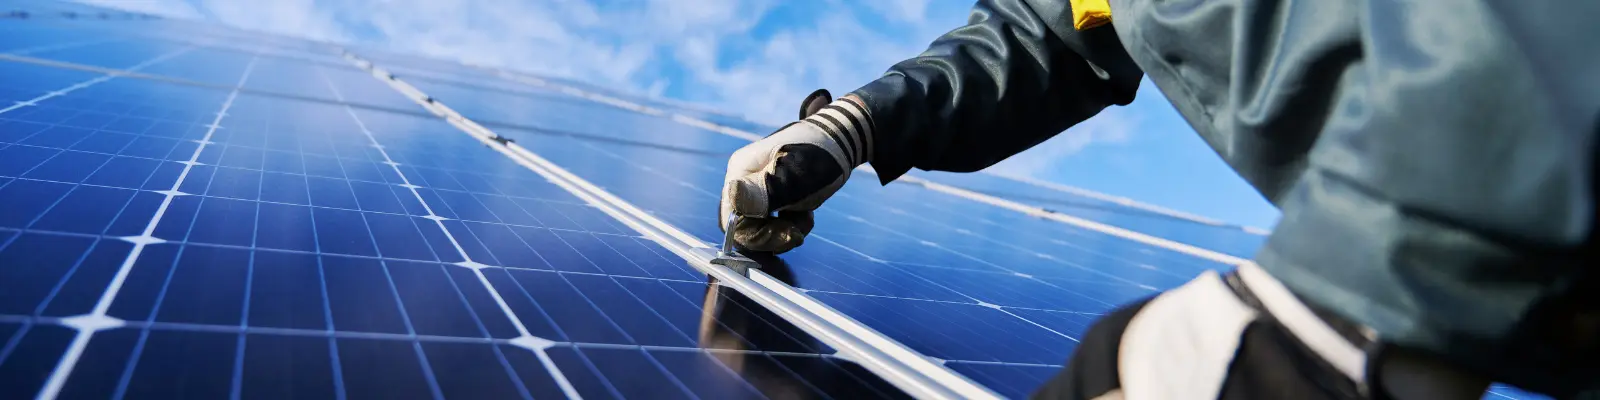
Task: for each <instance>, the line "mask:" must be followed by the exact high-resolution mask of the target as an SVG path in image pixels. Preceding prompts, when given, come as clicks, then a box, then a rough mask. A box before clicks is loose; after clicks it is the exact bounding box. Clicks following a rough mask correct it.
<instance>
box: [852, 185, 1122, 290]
mask: <svg viewBox="0 0 1600 400" xmlns="http://www.w3.org/2000/svg"><path fill="white" fill-rule="evenodd" d="M841 200H844V202H860V201H862V200H858V199H854V198H850V197H844V198H841ZM906 204H907V205H908V206H918V205H917V204H914V203H906ZM945 212H947V213H948V212H953V210H945ZM900 215H903V216H905V217H907V218H912V219H915V220H917V221H918V223H922V224H929V225H934V226H940V227H945V228H948V229H959V228H956V227H955V226H953V225H950V224H949V223H947V222H944V221H940V220H938V219H935V218H929V217H927V216H926V213H920V212H912V213H900ZM947 215H948V214H947ZM851 221H855V222H857V223H861V224H865V225H869V226H874V227H879V228H882V227H881V226H879V225H877V224H874V223H872V222H871V221H868V220H865V219H861V218H859V217H857V218H851ZM885 230H888V231H890V232H894V233H895V234H898V235H901V236H906V235H905V234H904V233H902V232H899V231H895V230H889V229H885ZM968 236H969V237H971V238H972V239H973V240H975V241H978V242H982V243H984V245H985V246H1000V247H1004V248H1006V249H1009V250H1011V251H1016V252H1019V253H1020V254H1036V255H1038V257H1037V258H1039V261H1040V262H1044V263H1051V264H1056V265H1061V266H1063V267H1068V268H1081V269H1083V270H1084V271H1087V272H1090V273H1093V274H1095V275H1097V276H1100V277H1104V278H1107V279H1114V280H1118V281H1121V282H1126V283H1128V284H1133V285H1143V283H1141V282H1136V281H1133V280H1129V279H1127V278H1126V277H1123V276H1120V275H1118V274H1113V273H1109V272H1105V271H1101V270H1097V269H1092V268H1084V267H1082V266H1079V265H1077V264H1073V263H1071V262H1069V261H1067V260H1063V259H1061V258H1059V257H1054V256H1050V255H1048V254H1044V253H1039V252H1037V250H1034V249H1029V248H1026V247H1022V246H1020V245H1017V244H1015V243H1012V242H1009V241H1006V240H999V239H995V238H992V237H989V236H984V235H968ZM907 237H909V236H907ZM947 249H948V248H947ZM950 251H951V252H953V253H956V254H959V255H961V256H962V257H963V258H968V259H974V260H982V261H980V262H982V263H985V264H989V265H994V266H995V267H997V268H1000V269H1002V270H1004V271H1005V272H1009V273H1012V274H1014V275H1017V276H1020V277H1025V278H1028V279H1036V280H1038V279H1039V278H1037V277H1034V276H1032V275H1029V274H1026V273H1024V272H1021V271H1017V270H1013V269H1010V268H1007V267H1004V266H1000V265H995V264H993V263H992V262H989V261H987V260H985V259H983V258H981V257H973V256H971V255H968V254H965V253H964V252H961V251H959V250H955V249H950ZM862 255H863V256H867V257H871V256H870V255H866V254H862ZM1108 257H1113V258H1115V257H1116V256H1115V255H1108Z"/></svg>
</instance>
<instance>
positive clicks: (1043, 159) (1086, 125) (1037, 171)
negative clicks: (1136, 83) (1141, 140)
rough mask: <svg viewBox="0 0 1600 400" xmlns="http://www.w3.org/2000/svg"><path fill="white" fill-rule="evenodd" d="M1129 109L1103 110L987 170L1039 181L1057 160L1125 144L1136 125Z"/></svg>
mask: <svg viewBox="0 0 1600 400" xmlns="http://www.w3.org/2000/svg"><path fill="white" fill-rule="evenodd" d="M1131 110H1132V109H1130V108H1126V107H1115V106H1113V107H1110V108H1107V109H1106V110H1105V111H1102V112H1100V114H1099V115H1096V116H1095V117H1094V118H1090V119H1089V120H1087V121H1084V122H1082V123H1079V124H1078V125H1075V126H1073V127H1072V128H1069V129H1067V131H1066V132H1062V133H1061V134H1059V135H1056V137H1054V138H1051V139H1050V140H1047V141H1045V142H1044V143H1040V144H1039V145H1037V146H1034V147H1033V148H1031V149H1028V151H1025V152H1023V153H1022V154H1018V155H1017V156H1015V157H1011V158H1009V159H1006V160H1005V161H1001V162H1000V163H998V164H995V165H994V166H993V167H990V171H992V172H995V173H999V174H1002V175H1014V176H1024V177H1031V178H1043V177H1045V176H1048V175H1049V174H1050V172H1051V170H1053V169H1054V168H1056V167H1057V163H1058V162H1059V161H1060V160H1062V159H1065V158H1067V157H1071V156H1072V155H1074V154H1078V152H1080V151H1083V150H1084V149H1085V148H1088V147H1090V146H1093V145H1116V144H1121V143H1127V142H1128V139H1129V138H1130V137H1132V136H1133V134H1134V132H1135V131H1137V130H1138V129H1139V125H1140V118H1139V116H1138V115H1136V114H1135V113H1133V112H1131Z"/></svg>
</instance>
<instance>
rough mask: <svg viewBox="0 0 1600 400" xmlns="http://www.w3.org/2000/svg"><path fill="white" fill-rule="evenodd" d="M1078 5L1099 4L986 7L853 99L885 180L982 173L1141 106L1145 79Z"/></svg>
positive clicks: (998, 3)
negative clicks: (1115, 108) (1137, 96)
mask: <svg viewBox="0 0 1600 400" xmlns="http://www.w3.org/2000/svg"><path fill="white" fill-rule="evenodd" d="M1069 3H1092V2H1069V1H1068V0H982V1H979V2H978V3H977V5H975V6H974V7H973V9H972V14H971V17H970V18H969V20H968V23H967V25H966V26H963V27H960V28H957V29H955V30H953V31H951V32H949V33H946V34H945V35H943V36H940V37H939V38H938V39H936V40H934V42H933V44H932V45H931V46H929V48H928V50H927V51H925V52H923V53H922V54H921V55H918V56H917V57H914V58H911V59H908V60H905V61H902V62H900V63H898V64H895V65H894V67H892V68H890V69H889V71H888V73H886V74H885V75H884V76H883V77H881V78H878V79H877V80H875V81H872V82H871V83H868V84H867V85H865V86H863V87H862V88H860V89H858V90H856V91H855V92H853V93H851V95H853V96H857V97H859V98H860V99H861V100H863V102H864V103H865V105H866V108H867V112H868V114H870V116H871V121H872V123H873V125H874V126H873V129H872V130H871V131H872V137H871V138H870V139H871V143H872V145H873V148H872V154H871V158H870V161H871V163H872V167H873V169H874V170H876V171H877V173H878V176H879V179H881V180H882V181H883V182H885V183H887V182H889V181H891V180H893V179H894V178H897V177H899V176H900V175H902V174H904V173H905V172H906V171H908V170H910V169H911V168H912V167H916V168H920V169H930V170H944V171H958V172H967V171H975V170H979V169H983V168H984V167H988V166H990V165H993V164H994V163H996V162H999V161H1000V160H1002V159H1005V158H1006V157H1009V156H1011V155H1013V154H1016V153H1019V152H1021V151H1023V150H1026V149H1028V148H1029V147H1032V146H1034V145H1036V144H1038V143H1040V142H1042V141H1044V140H1045V139H1048V138H1050V137H1052V136H1054V135H1056V134H1058V133H1061V131H1063V130H1066V129H1067V128H1068V127H1070V126H1072V125H1073V124H1076V123H1078V122H1081V121H1083V120H1085V119H1088V118H1089V117H1091V116H1094V115H1095V114H1096V113H1098V112H1100V110H1102V109H1104V108H1105V107H1106V106H1109V105H1112V104H1118V105H1122V104H1127V103H1129V102H1131V101H1133V97H1134V92H1135V91H1137V90H1138V87H1139V80H1140V78H1141V77H1142V73H1141V72H1140V70H1139V68H1138V66H1136V65H1135V64H1134V63H1133V61H1132V60H1131V59H1130V58H1129V57H1128V55H1127V53H1126V52H1125V51H1124V50H1123V48H1122V43H1121V42H1119V41H1118V39H1117V34H1116V32H1115V31H1114V30H1113V29H1112V28H1111V26H1109V25H1104V26H1098V27H1092V25H1094V24H1093V23H1092V21H1088V20H1086V19H1085V17H1084V16H1083V15H1082V14H1083V12H1084V11H1087V10H1080V16H1079V18H1074V15H1073V12H1072V9H1071V4H1069ZM1101 3H1103V2H1101ZM1075 21H1076V22H1078V23H1079V25H1090V26H1085V27H1082V28H1078V27H1074V23H1075Z"/></svg>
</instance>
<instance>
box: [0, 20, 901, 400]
mask: <svg viewBox="0 0 1600 400" xmlns="http://www.w3.org/2000/svg"><path fill="white" fill-rule="evenodd" d="M147 47H148V46H147ZM141 49H142V48H141V47H138V46H134V47H130V48H129V50H127V51H125V52H124V53H128V54H134V55H137V54H141V53H139V51H140V50H141ZM67 50H70V49H63V50H61V51H62V52H66V51H67ZM118 54H121V53H107V54H104V55H101V56H98V57H99V58H97V56H93V55H79V54H77V53H69V54H67V55H64V56H61V57H62V59H64V60H69V61H74V62H95V63H101V64H110V63H113V62H116V61H119V60H116V57H118ZM68 56H71V57H78V58H70V57H68ZM125 57H128V58H131V57H134V56H133V55H127V56H125ZM180 57H181V58H182V59H183V60H185V62H189V63H192V64H193V65H191V66H182V65H179V64H166V63H157V64H152V65H151V66H150V67H151V68H154V69H152V70H150V71H147V72H149V73H153V74H158V75H170V76H174V77H179V78H183V79H190V80H197V81H202V82H206V83H212V84H219V85H223V86H232V83H233V82H240V81H242V82H245V83H246V86H247V87H250V86H251V83H250V82H257V83H256V85H258V87H260V88H262V89H264V90H266V89H271V90H269V91H274V90H275V91H280V92H281V91H291V90H292V91H298V93H297V94H299V95H303V96H309V97H317V96H323V95H328V96H331V97H338V96H341V95H343V94H344V93H345V92H346V91H351V92H354V91H368V92H371V93H373V94H384V95H392V94H394V93H392V90H391V89H389V88H387V87H385V86H383V85H382V83H381V82H379V81H377V80H376V79H373V78H370V77H365V76H362V75H350V74H345V75H343V76H341V77H340V78H341V80H345V81H350V80H351V79H354V78H362V79H370V80H371V81H372V82H373V85H364V84H349V83H348V82H346V84H337V83H333V82H330V81H331V79H329V80H302V81H300V82H298V83H296V84H295V85H287V84H283V85H280V84H278V82H274V80H281V81H288V80H294V79H299V78H303V77H305V76H306V75H307V74H311V73H312V72H307V71H308V70H314V69H317V68H324V69H325V70H324V71H320V73H328V72H329V71H336V70H337V69H327V68H328V67H326V66H317V65H303V64H295V63H294V62H291V61H285V59H286V58H283V57H278V58H272V59H270V60H268V61H266V62H263V60H264V59H267V58H266V57H253V56H252V55H251V54H250V53H249V52H239V51H234V50H226V51H224V50H214V49H196V50H191V51H190V52H188V53H184V54H180V55H178V56H175V57H174V59H178V58H180ZM69 58H70V59H69ZM252 58H254V61H253V63H254V64H252V61H251V60H252ZM0 64H4V63H0ZM157 67H160V68H157ZM345 72H348V71H345ZM341 73H342V72H341ZM258 74H259V75H258ZM89 77H92V75H90V76H89ZM241 78H244V79H241ZM256 79H260V80H256ZM78 82H82V81H81V80H73V79H62V82H59V83H57V84H55V85H56V86H53V87H51V86H46V87H44V88H42V89H43V90H46V91H48V90H55V89H60V88H62V87H68V86H71V85H74V84H76V83H78ZM319 85H320V86H319ZM380 89H381V90H384V91H380ZM319 91H321V92H320V93H319ZM348 100H349V101H353V102H360V101H363V100H361V99H348ZM219 112H225V113H222V114H221V115H220V116H219V115H218V114H219ZM213 121H216V124H213V123H212V122H213ZM0 122H3V123H4V125H3V127H4V130H3V131H4V132H6V134H5V136H3V137H0V139H4V141H3V142H0V151H4V152H6V153H5V154H6V157H4V158H3V159H4V160H5V163H4V168H3V169H0V200H3V201H4V204H5V205H6V207H4V208H3V209H4V210H5V211H4V212H3V213H0V260H3V261H0V282H4V283H3V284H0V289H3V290H0V321H19V322H21V324H9V323H8V324H6V325H4V326H5V327H6V329H5V330H0V333H3V334H4V335H5V337H4V338H3V341H4V342H5V343H11V344H16V343H25V344H29V348H28V349H29V350H28V351H26V352H23V351H13V350H7V351H8V352H9V353H7V354H5V355H0V369H3V370H5V371H7V374H6V375H5V377H6V378H7V380H6V385H5V386H4V387H5V389H6V392H5V393H8V394H9V393H13V392H15V393H23V394H20V395H17V396H9V395H8V396H4V397H28V396H32V394H31V393H32V392H35V391H37V390H39V389H40V387H41V385H42V383H43V382H44V380H45V379H47V378H48V377H49V375H50V373H51V371H52V370H54V369H55V367H56V364H57V363H70V364H71V365H72V366H73V368H74V369H73V373H72V375H70V376H67V377H66V379H67V381H68V382H69V383H68V384H67V386H66V387H64V388H63V392H62V394H63V395H72V396H87V397H116V396H144V397H183V396H198V397H229V396H239V397H255V398H285V397H294V398H327V397H339V396H344V397H372V396H378V397H384V396H388V397H409V396H416V395H419V394H421V395H423V396H428V395H430V394H433V395H439V396H447V397H512V398H517V397H539V398H544V397H550V396H552V395H555V396H559V395H560V394H561V393H563V388H562V385H563V383H564V382H565V383H572V384H573V386H575V387H579V388H580V389H582V390H588V389H587V388H589V387H592V386H593V385H595V384H598V385H599V387H603V388H605V389H604V390H605V391H606V392H611V391H613V390H614V389H611V386H612V385H614V382H612V381H610V380H609V379H608V378H607V377H608V376H609V375H608V373H609V371H611V370H610V368H615V365H614V364H613V363H607V362H605V361H604V360H599V361H598V362H592V361H591V360H586V359H582V358H581V357H579V359H578V360H577V361H578V363H577V364H570V363H568V361H572V360H566V359H559V357H550V359H551V360H553V361H552V362H554V364H553V365H555V366H556V368H555V369H550V368H549V367H550V366H551V365H552V364H549V363H548V362H547V361H544V360H542V358H544V357H545V354H544V353H543V352H541V351H534V350H533V349H529V348H526V347H518V346H515V345H513V344H512V342H510V339H513V338H516V337H518V336H521V335H523V330H524V329H525V330H526V332H527V333H528V334H531V335H534V336H537V337H541V338H545V339H548V340H552V341H554V342H555V346H557V347H556V348H558V349H559V348H567V349H573V350H574V352H573V353H572V354H574V355H577V354H582V353H587V352H591V351H598V352H601V353H605V352H607V351H613V349H616V348H618V347H617V346H636V345H649V346H652V348H654V349H661V351H667V352H669V354H666V355H664V356H660V357H655V356H652V355H651V354H648V353H645V352H639V353H638V354H639V355H640V357H642V358H641V359H644V360H651V361H650V364H649V365H652V366H653V367H652V368H658V371H660V375H659V377H660V378H661V379H662V381H661V382H663V383H664V384H666V385H670V386H671V387H677V388H682V390H683V393H684V394H685V395H686V396H687V395H690V394H696V395H701V396H731V397H759V396H760V395H761V393H762V390H766V389H760V390H758V389H757V387H756V386H755V385H753V384H751V383H747V382H746V379H747V378H746V377H745V376H744V375H741V374H740V373H737V372H736V371H734V370H733V369H731V368H730V367H727V366H725V365H724V364H725V363H726V362H728V361H727V360H725V359H721V358H716V357H711V356H710V354H711V353H708V352H706V350H705V349H706V348H715V349H727V351H731V352H735V353H738V354H749V355H752V356H754V357H758V358H762V359H765V357H766V354H767V353H765V352H766V351H779V352H784V354H810V355H809V357H815V358H817V359H822V357H824V356H822V354H827V353H831V352H832V350H831V349H828V348H827V347H826V346H824V345H822V344H820V343H818V342H816V340H815V339H812V338H810V337H809V336H808V335H806V334H804V333H803V332H800V331H799V330H798V329H796V328H795V327H793V326H792V325H789V324H788V322H786V321H783V320H782V319H780V318H777V317H776V316H774V315H772V314H771V313H770V312H767V311H766V310H764V309H761V308H760V307H757V306H755V305H753V304H751V303H749V302H748V301H746V300H743V299H742V298H732V297H729V295H727V294H722V293H719V292H711V293H710V297H707V286H706V284H705V281H704V279H705V278H704V276H703V275H701V274H699V273H697V272H695V271H693V270H692V269H691V268H689V267H688V266H687V265H686V264H685V263H683V262H682V260H681V259H678V258H677V257H676V256H674V255H672V254H671V253H670V252H668V251H667V250H666V249H665V248H663V247H661V246H660V245H658V244H656V243H654V242H652V241H650V240H648V239H644V238H640V237H638V236H636V234H635V233H634V232H632V231H631V230H629V229H627V228H626V227H624V226H622V225H621V224H619V223H617V222H616V221H614V220H613V219H611V218H610V217H609V216H607V215H605V214H604V213H602V212H601V211H600V210H598V209H596V208H594V207H591V206H588V205H586V204H584V203H582V202H581V201H579V200H578V199H577V198H575V197H573V196H572V195H570V194H568V193H566V192H565V191H563V190H562V189H560V188H558V187H556V186H554V185H552V184H550V183H549V182H546V181H545V180H543V179H541V178H539V177H537V176H536V175H533V174H531V173H529V172H528V171H527V170H526V169H524V168H523V167H521V166H520V165H516V164H514V163H511V162H510V161H509V160H506V159H504V158H502V157H500V156H498V155H496V154H494V153H492V152H488V151H487V150H485V149H483V148H482V146H481V145H479V144H478V143H476V142H474V141H472V140H471V139H470V138H467V137H465V136H462V135H460V134H459V133H458V132H457V131H455V130H454V128H451V127H449V126H448V125H447V124H444V123H443V122H442V121H439V120H435V119H431V118H424V117H419V116H414V115H404V114H391V113H386V112H378V111H372V110H370V109H362V108H348V109H347V108H345V107H343V106H341V105H338V104H330V103H326V102H312V101H303V100H292V99H287V98H281V97H276V96H272V95H262V94H252V93H229V92H228V91H225V90H220V89H207V88H203V87H193V86H181V85H174V84H170V83H162V82H156V81H151V80H146V79H139V78H126V77H125V78H117V79H109V80H103V81H98V82H94V83H92V84H89V85H81V86H80V87H77V88H75V89H74V90H72V91H71V92H68V93H64V94H59V95H56V96H54V97H51V98H48V99H45V100H43V101H40V102H39V104H38V105H36V106H29V107H22V108H15V109H12V110H8V111H6V112H0ZM146 233H148V234H149V236H148V237H146V236H144V235H145V234H146ZM123 237H130V238H129V239H124V238H123ZM135 248H137V253H134V250H135ZM469 260H470V261H472V262H474V263H476V264H463V265H466V266H462V265H456V264H455V263H463V262H465V261H469ZM18 265H27V266H29V267H28V268H18V267H16V266H18ZM480 265H481V266H486V267H485V268H483V269H474V268H468V267H474V266H480ZM125 266H126V267H125ZM113 293H114V294H113ZM708 301H710V303H709V304H712V307H710V308H707V307H706V305H707V304H708V303H707V302H708ZM102 304H103V305H105V306H106V309H105V311H104V314H103V317H109V318H115V319H118V320H121V321H123V323H124V324H125V327H124V328H120V329H111V330H104V331H98V332H96V333H95V334H94V335H93V336H89V342H88V343H89V344H88V346H87V347H85V351H84V352H83V353H82V355H81V357H78V358H76V359H62V358H60V355H61V354H62V352H63V351H64V346H65V344H66V342H68V341H70V340H71V339H72V337H73V336H74V335H77V334H78V332H77V331H74V330H72V329H68V328H65V327H63V326H61V325H60V324H61V323H62V322H61V320H59V319H53V318H51V317H73V316H85V315H88V316H90V317H96V318H101V317H100V315H101V314H98V312H97V311H95V310H96V306H98V305H102ZM708 310H709V311H708ZM702 330H705V332H701V331H702ZM50 332H54V334H51V335H53V336H49V337H47V336H46V335H47V334H50ZM710 338H715V339H714V340H713V339H710ZM702 339H705V340H702ZM11 348H14V349H20V347H16V346H12V347H11ZM635 351H637V350H635ZM556 353H558V352H557V351H554V350H552V351H551V352H550V354H552V355H554V354H556ZM835 362H837V363H839V364H838V365H847V366H851V365H850V364H848V363H845V362H842V361H837V360H835ZM667 364H670V365H676V366H681V367H682V369H681V370H674V371H671V372H668V371H666V370H660V369H659V367H656V366H660V365H667ZM852 367H853V366H852ZM856 368H858V369H859V367H856ZM597 369H603V370H605V371H607V373H597V372H594V371H596V370H597ZM11 371H15V373H12V372H11ZM568 372H571V374H572V376H573V378H572V379H571V380H570V381H571V382H568V380H567V379H566V375H567V373H568ZM585 376H587V377H590V378H591V379H595V380H594V381H590V382H589V383H586V384H585V383H584V382H582V381H583V379H585V378H584V377H585ZM12 377H16V379H11V378H12ZM780 377H781V378H783V379H775V378H772V377H765V376H764V377H763V379H764V380H766V381H769V383H770V384H772V385H777V386H778V387H803V388H825V387H830V386H828V385H827V384H825V383H822V382H809V381H807V380H806V379H807V376H804V375H797V374H788V375H781V376H780ZM859 379H865V380H868V381H870V380H871V379H874V378H873V377H870V375H867V377H866V378H859ZM177 382H188V383H185V384H177ZM875 384H876V385H880V386H881V385H884V384H883V383H882V382H881V381H876V383H875ZM584 385H589V386H584ZM857 385H858V386H859V385H860V384H859V383H857ZM885 393H893V392H892V391H888V392H885Z"/></svg>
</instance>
